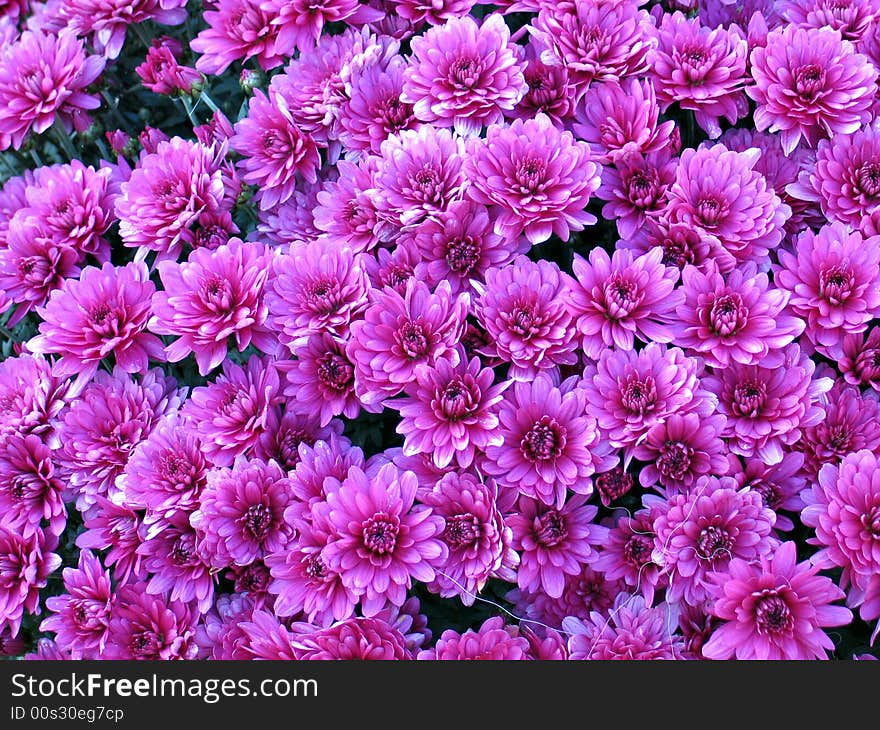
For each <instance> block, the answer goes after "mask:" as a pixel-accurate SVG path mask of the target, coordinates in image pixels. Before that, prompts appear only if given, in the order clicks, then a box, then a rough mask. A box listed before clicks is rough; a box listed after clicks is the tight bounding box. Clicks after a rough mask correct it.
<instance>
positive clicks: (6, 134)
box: [0, 30, 106, 150]
mask: <svg viewBox="0 0 880 730" xmlns="http://www.w3.org/2000/svg"><path fill="white" fill-rule="evenodd" d="M105 63H106V61H105V60H104V59H103V58H101V57H99V56H87V55H86V53H85V50H84V49H83V42H82V41H81V40H80V39H79V38H77V37H76V35H75V34H73V33H60V34H58V35H56V34H54V33H49V32H46V31H42V30H36V31H31V30H26V31H25V32H24V33H22V34H21V37H20V38H19V39H18V40H17V41H16V42H15V43H13V44H11V45H10V46H8V47H7V48H5V49H4V53H3V54H2V56H0V100H2V101H0V109H2V111H3V113H2V114H0V150H5V149H8V148H9V147H10V145H11V146H12V148H13V149H16V150H17V149H21V145H22V144H23V143H24V140H25V137H27V136H28V134H29V133H30V132H31V131H33V132H34V133H35V134H42V133H43V132H45V131H46V130H47V129H49V127H51V126H52V125H53V124H54V123H55V120H56V118H57V119H58V120H60V122H61V124H62V125H63V126H64V129H65V130H66V131H67V132H68V133H70V132H73V130H74V129H75V130H76V131H78V132H83V131H85V130H86V128H88V126H89V125H90V124H91V119H89V115H88V112H89V111H90V110H92V109H97V108H98V107H99V106H101V102H100V101H99V99H98V97H97V96H94V95H92V94H87V93H86V91H85V89H86V87H88V86H89V84H91V83H92V82H93V81H95V80H96V79H97V78H98V77H99V76H100V75H101V72H102V71H103V70H104V64H105Z"/></svg>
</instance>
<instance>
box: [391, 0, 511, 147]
mask: <svg viewBox="0 0 880 730" xmlns="http://www.w3.org/2000/svg"><path fill="white" fill-rule="evenodd" d="M411 46H412V56H411V57H410V60H409V65H408V66H407V69H406V71H404V75H403V93H402V94H401V96H400V99H401V101H403V102H405V103H408V104H412V105H413V113H414V114H415V116H416V118H417V119H419V120H421V121H423V122H429V123H431V124H433V125H434V126H437V127H454V128H455V131H456V132H458V133H459V134H461V135H465V136H470V135H476V134H479V132H480V131H481V130H482V128H483V127H484V126H489V125H490V124H494V123H496V122H500V121H501V120H502V118H503V114H504V112H508V111H510V110H511V109H513V107H514V106H516V103H517V102H518V101H519V100H520V99H521V98H522V97H523V94H525V93H526V90H527V89H528V85H527V84H526V81H525V77H524V76H523V72H522V66H521V63H520V59H519V54H518V53H517V52H516V50H515V47H514V44H512V43H511V41H510V30H509V29H508V27H507V25H506V24H505V22H504V17H503V16H502V15H499V14H497V13H493V14H492V15H489V16H488V17H486V18H485V19H484V20H483V23H482V25H477V22H476V21H475V20H474V19H473V18H472V17H471V16H470V15H464V16H461V17H458V18H450V19H449V20H447V21H446V22H445V23H444V24H443V25H438V26H435V27H433V28H430V29H429V30H428V31H427V32H426V33H425V34H424V35H421V36H416V37H415V38H413V39H412V42H411Z"/></svg>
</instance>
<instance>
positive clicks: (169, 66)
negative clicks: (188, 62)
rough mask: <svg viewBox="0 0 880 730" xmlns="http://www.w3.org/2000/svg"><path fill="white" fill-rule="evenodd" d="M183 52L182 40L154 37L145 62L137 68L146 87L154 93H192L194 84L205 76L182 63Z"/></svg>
mask: <svg viewBox="0 0 880 730" xmlns="http://www.w3.org/2000/svg"><path fill="white" fill-rule="evenodd" d="M182 52H183V46H182V45H181V44H180V41H178V40H176V39H174V38H170V37H168V36H162V37H161V38H154V39H153V40H152V41H151V43H150V50H148V51H147V57H146V58H145V59H144V62H143V63H142V64H141V65H140V66H138V67H137V68H135V73H136V74H137V75H138V76H139V77H140V79H141V83H143V85H144V87H145V88H147V89H149V90H150V91H152V92H153V93H154V94H163V95H171V94H175V93H177V92H183V93H184V94H190V93H192V90H193V86H194V85H195V84H196V83H199V82H201V81H202V79H203V76H202V74H200V73H199V72H198V71H196V70H195V69H194V68H190V67H189V66H182V65H181V64H180V55H181V53H182Z"/></svg>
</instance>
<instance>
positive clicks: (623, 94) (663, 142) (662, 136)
mask: <svg viewBox="0 0 880 730" xmlns="http://www.w3.org/2000/svg"><path fill="white" fill-rule="evenodd" d="M659 116H660V107H659V106H658V104H657V97H656V92H655V91H654V84H652V83H651V82H650V81H648V80H639V79H636V78H629V79H626V80H625V81H622V82H621V83H619V84H618V83H615V82H605V83H602V84H593V85H592V86H591V87H590V88H589V90H588V91H587V93H586V94H585V95H584V99H583V102H582V103H581V104H579V105H578V108H577V112H576V116H575V122H574V125H573V130H574V134H575V137H577V138H578V139H581V140H583V141H584V142H586V143H587V144H588V145H589V146H590V151H591V152H592V156H593V159H594V160H596V161H597V162H600V163H602V164H603V165H607V164H609V163H614V162H615V161H616V160H617V158H618V157H619V156H620V155H623V154H631V153H633V152H639V153H641V154H643V155H647V154H650V153H651V152H661V151H662V150H670V151H671V152H676V151H677V150H676V149H675V147H676V145H675V144H674V143H673V133H674V131H675V122H673V121H667V122H662V123H661V122H659V120H658V118H659Z"/></svg>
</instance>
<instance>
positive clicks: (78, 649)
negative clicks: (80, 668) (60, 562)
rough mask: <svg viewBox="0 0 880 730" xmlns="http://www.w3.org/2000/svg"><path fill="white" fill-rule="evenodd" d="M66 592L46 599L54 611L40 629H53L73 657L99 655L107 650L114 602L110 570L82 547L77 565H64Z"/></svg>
mask: <svg viewBox="0 0 880 730" xmlns="http://www.w3.org/2000/svg"><path fill="white" fill-rule="evenodd" d="M62 575H63V576H64V588H65V590H66V593H63V594H61V595H60V596H52V597H51V598H47V599H46V608H48V609H49V610H50V611H52V612H53V613H54V615H52V616H49V617H48V618H45V619H43V621H42V622H41V623H40V631H54V632H55V641H57V642H58V643H59V644H60V645H61V646H63V647H65V648H66V649H67V650H68V651H70V654H71V657H72V658H74V659H99V658H100V656H101V653H102V652H103V651H104V645H105V643H106V641H107V633H108V629H109V622H110V611H111V607H112V605H113V598H114V597H113V591H112V589H111V586H110V573H109V572H108V571H107V570H106V569H105V568H104V566H103V565H102V564H101V560H100V558H98V557H96V556H95V555H94V554H93V553H92V551H91V550H81V551H80V553H79V559H78V562H77V567H76V568H65V569H64V570H63V571H62Z"/></svg>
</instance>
